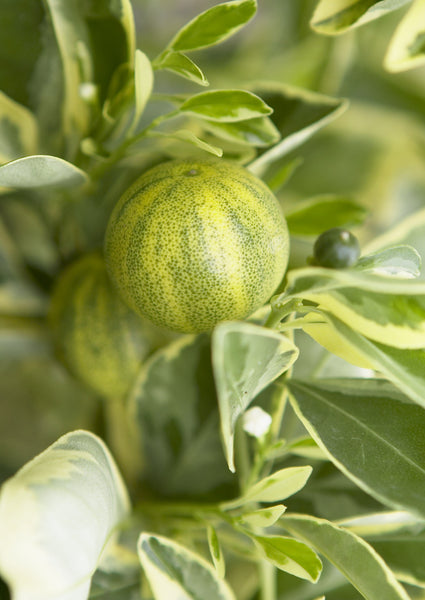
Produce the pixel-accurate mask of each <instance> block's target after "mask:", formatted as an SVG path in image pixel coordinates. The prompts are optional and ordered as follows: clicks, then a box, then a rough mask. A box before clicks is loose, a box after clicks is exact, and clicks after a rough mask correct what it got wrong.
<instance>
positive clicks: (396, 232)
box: [363, 209, 425, 277]
mask: <svg viewBox="0 0 425 600" xmlns="http://www.w3.org/2000/svg"><path fill="white" fill-rule="evenodd" d="M424 232H425V209H422V210H417V211H415V212H413V213H411V214H409V215H408V216H407V217H405V218H404V219H402V220H401V221H400V222H399V223H397V224H396V225H394V227H391V229H389V230H388V231H386V232H385V233H382V234H381V235H378V236H376V237H374V238H373V239H372V240H370V241H369V242H368V244H366V245H365V247H364V249H363V250H364V252H365V254H370V253H373V252H378V251H382V250H385V249H386V248H391V247H392V246H395V245H396V244H401V245H404V244H408V245H410V246H413V247H414V248H415V249H416V250H417V251H418V252H419V254H420V255H421V256H423V255H424V251H425V245H424V241H425V235H424ZM424 276H425V273H424V274H423V276H422V277H424Z"/></svg>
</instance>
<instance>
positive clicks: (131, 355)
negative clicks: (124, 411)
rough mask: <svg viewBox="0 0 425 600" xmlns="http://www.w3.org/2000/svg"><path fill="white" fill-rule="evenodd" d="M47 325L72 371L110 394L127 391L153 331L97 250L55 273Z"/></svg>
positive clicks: (97, 388) (100, 392)
mask: <svg viewBox="0 0 425 600" xmlns="http://www.w3.org/2000/svg"><path fill="white" fill-rule="evenodd" d="M49 325H50V328H51V331H52V336H53V341H54V344H55V347H56V350H57V353H58V355H59V357H60V358H61V359H62V360H63V362H64V363H65V364H66V365H67V366H68V368H69V370H70V371H71V372H72V373H73V374H74V375H75V377H77V378H78V379H79V380H80V381H82V382H83V383H85V384H86V385H87V386H89V387H90V388H92V389H93V390H94V391H95V392H97V393H98V394H100V395H102V396H105V397H114V398H116V397H119V396H121V395H122V394H124V393H125V392H126V390H127V389H128V387H129V385H130V384H131V383H132V381H133V379H134V377H135V375H136V373H137V372H138V369H139V367H140V364H141V362H142V360H143V359H144V358H145V357H146V356H147V354H148V353H149V352H150V351H151V349H152V346H153V344H154V336H155V335H157V333H156V332H155V331H153V327H152V325H151V324H150V323H149V322H147V321H143V320H142V319H141V318H140V317H139V316H138V315H136V314H135V313H134V312H133V311H131V310H130V309H129V308H128V306H127V305H126V304H125V303H124V302H123V301H122V300H121V298H120V296H119V294H118V293H117V292H116V290H115V288H114V286H113V285H112V284H111V282H110V280H109V277H108V275H107V272H106V268H105V264H104V261H103V258H102V257H101V256H100V254H88V255H86V256H83V257H82V258H80V259H78V260H77V261H76V262H74V263H73V264H71V265H70V266H69V267H67V268H66V269H65V271H64V272H63V273H62V274H61V275H60V277H59V278H58V281H57V284H56V286H55V289H54V291H53V295H52V300H51V306H50V311H49Z"/></svg>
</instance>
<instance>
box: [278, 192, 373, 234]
mask: <svg viewBox="0 0 425 600" xmlns="http://www.w3.org/2000/svg"><path fill="white" fill-rule="evenodd" d="M366 216H367V210H366V209H365V208H364V207H363V206H361V205H360V204H358V203H357V202H355V201H354V200H351V199H350V198H345V197H341V196H318V197H316V198H311V199H310V200H306V201H304V202H300V203H298V204H297V205H296V206H295V208H294V209H293V210H291V211H290V212H288V213H287V214H285V217H286V221H287V223H288V227H289V231H290V232H291V234H292V235H319V234H321V233H323V232H324V231H326V230H327V229H330V228H331V227H347V228H349V227H352V226H354V225H360V224H361V223H363V221H364V220H365V218H366Z"/></svg>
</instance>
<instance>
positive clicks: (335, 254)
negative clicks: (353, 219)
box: [313, 227, 360, 269]
mask: <svg viewBox="0 0 425 600" xmlns="http://www.w3.org/2000/svg"><path fill="white" fill-rule="evenodd" d="M313 254H314V263H315V264H317V265H320V266H321V267H328V268H330V269H346V268H348V267H352V266H353V265H355V264H356V262H357V261H358V259H359V256H360V245H359V242H358V240H357V238H356V237H355V236H354V235H353V234H352V233H351V232H350V231H348V230H347V229H342V228H341V227H334V228H332V229H328V230H327V231H325V232H324V233H322V234H321V235H319V237H318V238H317V240H316V242H315V244H314V248H313Z"/></svg>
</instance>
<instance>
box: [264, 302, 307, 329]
mask: <svg viewBox="0 0 425 600" xmlns="http://www.w3.org/2000/svg"><path fill="white" fill-rule="evenodd" d="M301 307H302V300H300V299H299V298H289V299H287V300H284V301H283V303H281V302H278V301H275V302H273V300H272V302H271V308H272V310H271V312H270V315H269V317H268V319H267V321H266V322H265V324H264V327H268V328H269V329H278V325H279V323H280V322H281V321H282V319H283V318H284V317H286V316H287V315H290V314H291V313H293V312H296V311H297V310H299V309H300V308H301Z"/></svg>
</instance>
